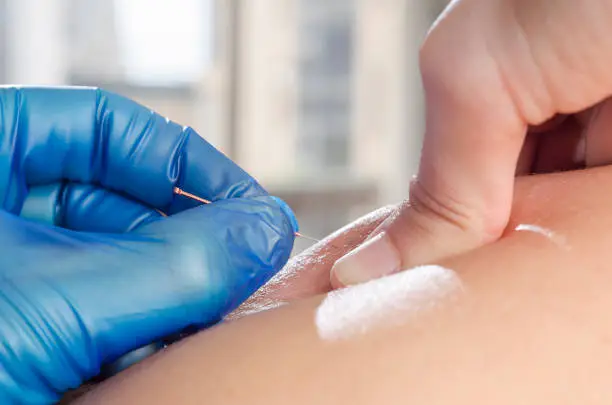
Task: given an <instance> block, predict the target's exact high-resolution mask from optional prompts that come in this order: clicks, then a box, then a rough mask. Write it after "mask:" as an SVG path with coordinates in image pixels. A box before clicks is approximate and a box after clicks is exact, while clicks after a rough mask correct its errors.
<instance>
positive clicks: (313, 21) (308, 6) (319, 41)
mask: <svg viewBox="0 0 612 405" xmlns="http://www.w3.org/2000/svg"><path fill="white" fill-rule="evenodd" d="M299 6H300V9H299V13H298V24H299V26H298V35H299V46H300V51H299V53H300V64H299V74H300V79H299V80H300V92H299V129H298V131H299V132H298V146H299V152H298V161H299V162H300V164H301V165H302V166H305V167H308V168H309V169H310V170H327V169H340V170H347V169H348V165H349V146H350V144H349V140H350V132H351V128H350V127H351V125H350V121H351V76H352V72H353V58H352V55H353V23H354V22H353V19H354V11H355V10H354V3H353V0H334V1H333V2H328V1H325V0H300V2H299Z"/></svg>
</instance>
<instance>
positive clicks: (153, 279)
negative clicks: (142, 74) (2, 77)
mask: <svg viewBox="0 0 612 405" xmlns="http://www.w3.org/2000/svg"><path fill="white" fill-rule="evenodd" d="M175 186H178V187H180V188H182V189H183V190H185V191H187V192H191V193H194V194H196V195H199V196H202V197H204V198H206V199H209V200H213V201H215V203H213V204H210V205H204V206H197V204H196V203H195V202H193V201H191V200H188V199H185V198H184V197H177V196H175V195H174V194H173V191H172V190H173V187H175ZM236 197H240V198H236ZM0 202H1V203H2V208H3V210H0V337H1V338H0V339H1V340H0V404H13V403H19V404H47V403H53V402H55V401H57V400H58V398H59V397H60V396H61V394H62V393H63V392H64V391H66V390H68V389H70V388H74V387H77V386H79V385H80V384H81V383H82V382H83V381H85V380H88V379H90V378H91V377H93V376H95V375H96V374H97V373H98V372H99V370H100V367H101V365H102V364H104V363H108V362H111V361H113V360H115V359H117V358H119V357H120V356H121V355H123V354H125V353H128V352H130V351H131V350H134V349H136V348H139V347H142V346H144V345H146V344H148V343H150V342H154V341H159V340H160V339H162V338H164V337H165V336H168V335H171V334H174V333H176V332H178V331H181V330H182V329H183V328H185V327H188V326H192V325H195V326H204V325H209V324H210V323H212V322H215V321H217V320H219V319H220V318H221V317H222V316H223V315H225V314H227V313H228V312H230V311H231V310H233V309H234V308H235V307H237V306H238V305H239V304H240V303H241V302H242V301H243V300H244V299H246V298H247V297H248V296H249V295H250V294H252V293H253V292H254V291H255V290H256V289H257V288H259V287H260V286H261V285H262V284H263V283H265V282H266V281H267V280H268V279H269V278H270V277H271V276H272V275H274V274H275V273H276V272H277V271H278V270H279V269H280V268H281V267H282V266H283V265H284V264H285V262H286V261H287V260H288V258H289V255H290V251H291V249H292V246H293V240H294V236H293V233H294V231H297V229H296V228H297V225H296V223H295V218H294V216H293V214H292V213H291V211H290V210H289V209H288V207H287V206H286V205H285V204H284V203H282V201H280V200H277V199H274V198H273V197H269V196H267V193H266V192H265V191H264V190H263V189H262V187H261V186H259V185H258V184H257V182H256V181H255V180H254V179H252V178H251V177H250V176H248V175H247V174H246V173H245V172H244V171H243V170H241V169H240V168H238V167H237V166H236V165H235V164H234V163H232V162H231V161H230V160H229V159H228V158H227V157H225V156H224V155H223V154H221V153H220V152H218V151H217V150H215V149H214V148H213V147H212V146H211V145H209V144H208V143H206V142H205V141H204V140H203V139H202V138H200V137H199V136H198V135H197V134H196V133H195V132H194V131H193V130H191V129H189V128H183V127H181V126H179V125H176V124H175V123H172V122H170V121H167V120H166V119H164V118H162V117H161V116H159V115H157V114H155V113H153V112H152V111H150V110H148V109H146V108H144V107H142V106H140V105H138V104H136V103H134V102H132V101H130V100H127V99H125V98H122V97H119V96H117V95H113V94H110V93H107V92H104V91H101V90H98V89H91V88H61V89H59V88H20V89H18V88H6V87H5V88H0ZM157 210H160V211H162V212H166V213H168V214H172V215H171V216H170V217H168V218H163V217H162V216H161V215H160V214H159V212H158V211H157Z"/></svg>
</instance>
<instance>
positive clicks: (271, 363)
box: [82, 168, 612, 405]
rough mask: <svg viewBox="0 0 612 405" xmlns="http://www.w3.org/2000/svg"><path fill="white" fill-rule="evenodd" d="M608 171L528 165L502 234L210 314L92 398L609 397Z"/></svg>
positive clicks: (611, 194) (611, 180) (477, 400)
mask: <svg viewBox="0 0 612 405" xmlns="http://www.w3.org/2000/svg"><path fill="white" fill-rule="evenodd" d="M611 184H612V169H611V168H603V169H597V170H592V171H584V172H572V173H563V174H558V175H549V176H542V177H531V178H525V179H522V180H520V182H519V185H518V190H517V199H516V202H515V205H514V214H513V220H512V221H513V223H512V224H511V226H510V228H509V230H508V231H507V233H506V235H505V236H504V237H503V238H502V239H501V240H500V241H499V242H497V243H494V244H492V245H490V246H487V247H484V248H481V249H478V250H476V251H473V252H471V253H468V254H465V255H462V256H458V257H454V258H451V259H449V260H446V261H444V262H441V263H440V265H441V266H443V269H441V268H439V267H429V268H424V269H420V270H416V271H414V270H412V271H409V272H405V273H401V274H398V275H394V276H391V277H387V278H383V279H380V280H377V281H374V282H370V283H368V284H364V285H361V286H357V287H353V288H349V289H345V290H341V291H338V292H333V293H330V294H328V295H324V296H317V297H315V298H310V299H305V300H302V301H299V302H296V303H293V304H290V305H286V306H283V307H281V308H278V309H275V310H271V311H266V312H263V313H260V314H257V315H254V316H249V317H245V318H243V319H240V320H238V321H235V322H232V323H228V324H224V325H221V326H219V327H216V328H213V329H211V330H209V331H207V332H204V333H201V334H199V335H197V336H195V337H193V338H191V339H189V340H186V341H185V342H182V343H181V344H179V345H177V346H176V347H173V348H171V349H170V350H168V351H167V352H165V353H163V354H162V355H159V356H156V357H154V358H152V359H151V360H149V361H146V362H144V363H143V364H140V365H138V366H136V367H134V368H133V369H132V370H128V372H126V373H124V374H123V375H121V376H120V377H119V378H117V379H114V380H112V381H110V382H109V383H108V384H107V385H106V386H104V387H102V388H101V389H98V390H96V392H95V393H94V394H93V395H89V396H87V397H85V399H84V400H83V402H82V403H85V404H106V403H112V404H133V403H147V404H174V403H181V404H190V403H193V404H199V403H202V401H206V403H207V404H226V405H231V404H241V405H242V404H266V405H269V404H288V403H291V404H297V405H299V404H313V403H316V404H322V405H325V404H338V403H352V404H373V403H385V404H395V403H397V404H400V403H401V404H404V403H406V401H408V400H409V401H410V403H411V404H428V405H431V404H433V405H435V404H448V403H455V404H490V403H495V404H499V405H505V404H508V405H510V404H512V405H514V404H516V403H538V404H555V405H556V404H561V403H585V404H586V403H612V392H611V391H610V390H609V375H610V373H611V372H612V347H611V345H610V342H611V339H612V319H611V317H610V316H609V313H610V311H611V310H612V294H610V289H611V288H612V270H611V269H610V266H609V263H610V261H611V260H612V249H610V246H612V211H611V209H612V187H610V185H611ZM520 224H525V225H527V226H522V227H520V228H519V229H524V230H525V231H524V232H517V231H514V229H515V228H516V227H517V226H518V225H520ZM533 225H536V226H533ZM444 269H446V270H444Z"/></svg>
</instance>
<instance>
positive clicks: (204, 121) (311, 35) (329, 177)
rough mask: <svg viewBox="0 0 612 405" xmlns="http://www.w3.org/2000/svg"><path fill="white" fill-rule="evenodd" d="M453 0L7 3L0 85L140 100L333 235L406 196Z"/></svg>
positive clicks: (314, 231) (313, 228)
mask: <svg viewBox="0 0 612 405" xmlns="http://www.w3.org/2000/svg"><path fill="white" fill-rule="evenodd" d="M446 2H447V1H446V0H173V1H172V2H169V1H168V2H161V1H160V2H151V1H149V0H45V1H40V0H0V82H2V83H9V84H37V85H44V84H51V85H58V84H69V85H95V86H101V87H103V88H105V89H108V90H111V91H115V92H118V93H120V94H123V95H125V96H128V97H131V98H134V99H136V100H137V101H139V102H141V103H143V104H145V105H147V106H148V107H150V108H152V109H154V110H156V111H158V112H159V113H161V114H163V115H166V116H167V117H169V118H170V119H172V120H174V121H176V122H179V123H181V124H183V125H188V126H191V127H193V128H194V129H196V130H197V131H198V132H199V133H200V134H201V135H202V136H203V137H205V138H206V139H207V140H208V141H209V142H211V143H212V144H214V145H215V146H216V147H217V148H219V149H221V150H222V151H223V152H224V153H226V154H227V155H229V156H230V157H231V158H232V159H234V160H235V161H237V162H238V163H239V164H240V165H241V166H242V167H244V168H245V169H246V170H247V171H249V172H250V173H252V174H253V175H254V176H255V177H256V178H257V179H258V180H259V181H260V182H261V183H262V184H263V185H264V186H265V187H266V188H267V189H268V190H269V191H270V192H271V193H273V194H275V195H278V196H280V197H281V198H283V199H285V200H286V201H287V202H289V204H290V205H291V206H292V207H293V208H294V209H295V211H296V213H297V215H298V218H299V220H300V223H301V226H302V231H303V232H304V233H305V234H308V235H312V236H315V237H322V236H324V235H326V234H328V233H329V232H332V231H333V230H335V229H337V228H339V227H341V226H343V225H344V224H346V223H347V222H349V221H351V220H353V219H355V218H357V217H358V216H360V215H362V214H364V213H366V212H368V211H370V210H372V209H374V208H376V207H379V206H381V205H385V204H389V203H394V202H398V201H400V200H401V199H403V198H404V197H406V196H407V193H408V183H409V180H410V177H411V176H412V175H413V174H414V173H415V171H416V167H417V163H418V161H417V159H418V156H419V152H420V142H421V136H422V133H423V102H422V91H421V86H420V77H419V72H418V49H419V46H420V44H421V42H422V40H423V38H424V35H425V33H426V31H427V28H428V27H429V26H430V24H431V23H432V22H433V20H434V19H435V17H436V16H437V15H438V14H439V12H440V11H441V10H442V9H443V7H444V5H445V3H446ZM309 244H310V243H309V242H307V241H301V240H299V241H297V246H296V251H299V250H301V249H303V248H304V247H306V246H308V245H309Z"/></svg>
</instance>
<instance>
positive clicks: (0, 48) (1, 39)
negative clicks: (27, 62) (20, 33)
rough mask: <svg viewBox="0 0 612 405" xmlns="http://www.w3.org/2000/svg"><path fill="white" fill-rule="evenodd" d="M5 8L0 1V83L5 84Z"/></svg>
mask: <svg viewBox="0 0 612 405" xmlns="http://www.w3.org/2000/svg"><path fill="white" fill-rule="evenodd" d="M6 14H7V7H6V0H0V83H6V81H7V77H6V66H7V60H6V52H7V49H6V41H7V39H6V38H7V35H8V33H7V32H6V27H7V23H8V21H6Z"/></svg>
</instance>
